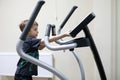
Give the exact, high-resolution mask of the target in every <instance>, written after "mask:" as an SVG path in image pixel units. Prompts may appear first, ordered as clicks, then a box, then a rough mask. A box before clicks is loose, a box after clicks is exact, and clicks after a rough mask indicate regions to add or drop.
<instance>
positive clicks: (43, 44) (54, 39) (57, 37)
mask: <svg viewBox="0 0 120 80" xmlns="http://www.w3.org/2000/svg"><path fill="white" fill-rule="evenodd" d="M67 36H70V34H69V33H64V34H59V35H57V36H52V37H51V38H50V39H49V42H54V41H56V40H59V39H61V38H64V37H67ZM44 47H45V42H44V40H43V39H42V40H41V41H40V46H39V50H42V49H43V48H44Z"/></svg>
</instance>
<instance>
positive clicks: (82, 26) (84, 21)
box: [70, 13, 95, 37]
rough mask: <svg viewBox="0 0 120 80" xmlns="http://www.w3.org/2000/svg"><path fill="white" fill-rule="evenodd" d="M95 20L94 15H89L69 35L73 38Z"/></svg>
mask: <svg viewBox="0 0 120 80" xmlns="http://www.w3.org/2000/svg"><path fill="white" fill-rule="evenodd" d="M94 18H95V14H94V13H90V14H89V15H88V16H87V17H86V18H85V19H84V20H83V21H82V22H81V23H80V24H79V25H78V26H77V27H76V28H75V29H74V30H73V31H72V32H71V33H70V35H71V36H72V37H75V36H76V35H77V34H78V33H79V32H80V31H81V30H82V29H83V28H84V27H86V26H87V25H88V24H89V23H90V22H91V21H92V20H93V19H94Z"/></svg>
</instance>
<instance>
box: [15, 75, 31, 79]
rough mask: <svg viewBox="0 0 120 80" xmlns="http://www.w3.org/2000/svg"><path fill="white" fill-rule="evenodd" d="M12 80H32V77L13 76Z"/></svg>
mask: <svg viewBox="0 0 120 80" xmlns="http://www.w3.org/2000/svg"><path fill="white" fill-rule="evenodd" d="M14 80H33V79H32V76H23V75H18V74H15V77H14Z"/></svg>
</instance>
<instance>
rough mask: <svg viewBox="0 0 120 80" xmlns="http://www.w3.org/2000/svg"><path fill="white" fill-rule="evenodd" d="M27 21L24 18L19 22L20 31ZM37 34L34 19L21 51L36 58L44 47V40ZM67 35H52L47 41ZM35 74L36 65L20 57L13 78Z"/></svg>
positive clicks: (19, 79)
mask: <svg viewBox="0 0 120 80" xmlns="http://www.w3.org/2000/svg"><path fill="white" fill-rule="evenodd" d="M27 22H28V20H24V21H22V22H21V23H20V25H19V27H20V30H21V31H23V29H24V27H25V25H26V24H27ZM37 36H38V23H37V22H36V21H35V22H34V23H33V25H32V28H31V29H30V31H29V33H28V35H27V38H26V40H25V41H24V44H23V51H24V52H25V53H26V54H28V55H30V56H32V57H34V58H36V59H38V58H39V53H38V50H42V49H43V48H44V47H45V43H44V40H43V39H37ZM67 36H70V35H69V34H68V33H64V34H60V35H57V36H53V37H52V38H50V39H49V42H53V41H56V40H58V39H61V38H63V37H67ZM37 74H38V72H37V65H35V64H32V63H30V62H28V61H26V60H24V59H22V58H20V59H19V61H18V64H17V70H16V72H15V77H14V80H32V75H37Z"/></svg>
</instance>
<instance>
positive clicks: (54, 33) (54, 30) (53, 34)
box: [52, 25, 56, 36]
mask: <svg viewBox="0 0 120 80" xmlns="http://www.w3.org/2000/svg"><path fill="white" fill-rule="evenodd" d="M55 35H56V29H55V25H53V26H52V36H55Z"/></svg>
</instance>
